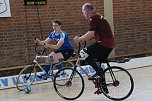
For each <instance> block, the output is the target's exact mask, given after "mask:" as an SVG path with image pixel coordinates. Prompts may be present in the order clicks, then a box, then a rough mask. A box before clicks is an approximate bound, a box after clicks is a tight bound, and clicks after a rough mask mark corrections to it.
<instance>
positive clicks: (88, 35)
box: [75, 31, 95, 42]
mask: <svg viewBox="0 0 152 101" xmlns="http://www.w3.org/2000/svg"><path fill="white" fill-rule="evenodd" d="M76 37H77V36H76ZM94 37H95V36H94V31H88V32H87V33H86V34H85V35H83V36H81V37H77V38H76V39H75V41H76V42H81V41H88V40H91V39H94Z"/></svg>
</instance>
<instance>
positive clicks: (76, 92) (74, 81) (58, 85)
mask: <svg viewBox="0 0 152 101" xmlns="http://www.w3.org/2000/svg"><path fill="white" fill-rule="evenodd" d="M59 74H63V75H60V76H58V75H59ZM53 84H54V89H55V91H56V92H57V94H58V95H59V96H60V97H62V98H63V99H66V100H74V99H77V98H79V97H80V96H81V95H82V93H83V91H84V80H83V77H82V76H81V74H80V73H79V72H78V71H77V70H75V69H73V68H63V69H61V70H59V71H58V72H57V73H56V75H55V77H54V82H53Z"/></svg>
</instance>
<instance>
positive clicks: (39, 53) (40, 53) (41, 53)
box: [34, 38, 46, 55]
mask: <svg viewBox="0 0 152 101" xmlns="http://www.w3.org/2000/svg"><path fill="white" fill-rule="evenodd" d="M34 39H36V38H34ZM37 44H38V43H36V44H35V52H36V53H37V54H38V55H43V54H44V52H45V50H46V48H45V47H44V49H43V50H42V52H38V51H37Z"/></svg>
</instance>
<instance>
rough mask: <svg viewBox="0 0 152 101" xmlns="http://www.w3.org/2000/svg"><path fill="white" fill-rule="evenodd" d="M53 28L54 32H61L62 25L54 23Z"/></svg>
mask: <svg viewBox="0 0 152 101" xmlns="http://www.w3.org/2000/svg"><path fill="white" fill-rule="evenodd" d="M52 27H53V30H60V29H61V25H59V24H57V23H54V22H53V23H52Z"/></svg>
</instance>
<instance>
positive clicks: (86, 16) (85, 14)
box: [82, 6, 88, 19]
mask: <svg viewBox="0 0 152 101" xmlns="http://www.w3.org/2000/svg"><path fill="white" fill-rule="evenodd" d="M82 13H83V15H84V16H85V18H86V19H88V14H87V12H86V11H85V10H84V6H83V7H82Z"/></svg>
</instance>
